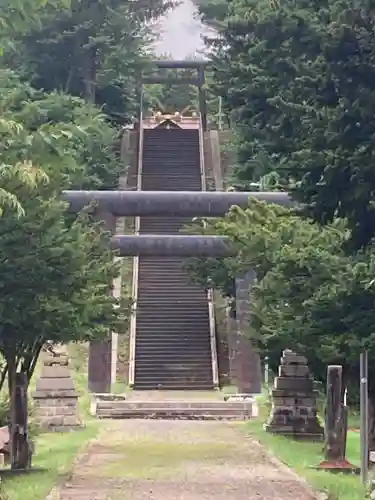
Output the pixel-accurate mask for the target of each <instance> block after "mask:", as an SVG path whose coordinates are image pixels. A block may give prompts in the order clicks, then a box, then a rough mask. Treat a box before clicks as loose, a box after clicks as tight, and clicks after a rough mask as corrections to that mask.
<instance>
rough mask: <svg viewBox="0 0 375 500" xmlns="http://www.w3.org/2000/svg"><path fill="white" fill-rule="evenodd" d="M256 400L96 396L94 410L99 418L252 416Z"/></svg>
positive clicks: (229, 417) (226, 418)
mask: <svg viewBox="0 0 375 500" xmlns="http://www.w3.org/2000/svg"><path fill="white" fill-rule="evenodd" d="M253 407H254V401H253V400H252V399H247V400H244V401H233V402H224V401H209V400H207V401H194V400H192V401H187V400H175V401H172V400H171V401H131V399H130V400H126V401H108V400H107V401H102V400H100V399H99V398H95V399H94V401H93V404H92V406H91V412H92V414H93V415H95V416H97V417H98V418H117V419H126V418H144V419H150V418H154V419H172V420H173V419H175V420H181V419H191V420H221V419H222V420H250V419H251V418H252V417H253V416H254V412H253Z"/></svg>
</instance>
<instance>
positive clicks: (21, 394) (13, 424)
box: [7, 357, 31, 469]
mask: <svg viewBox="0 0 375 500" xmlns="http://www.w3.org/2000/svg"><path fill="white" fill-rule="evenodd" d="M7 361H8V373H9V377H8V381H9V400H10V431H9V438H10V460H11V467H12V469H27V468H28V467H30V465H31V460H30V457H31V449H30V443H29V440H28V433H27V430H28V429H27V424H28V422H27V416H28V415H27V414H28V407H27V379H26V376H25V374H24V373H17V365H16V359H15V357H12V358H10V359H8V360H7Z"/></svg>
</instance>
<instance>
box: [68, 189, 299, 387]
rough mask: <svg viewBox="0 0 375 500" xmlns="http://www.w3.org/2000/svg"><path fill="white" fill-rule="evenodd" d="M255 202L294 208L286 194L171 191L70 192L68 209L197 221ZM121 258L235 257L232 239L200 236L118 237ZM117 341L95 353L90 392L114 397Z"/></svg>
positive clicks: (92, 350)
mask: <svg viewBox="0 0 375 500" xmlns="http://www.w3.org/2000/svg"><path fill="white" fill-rule="evenodd" d="M249 198H255V199H258V200H263V201H266V202H267V203H275V204H278V205H286V206H289V205H291V203H292V202H291V199H290V197H289V195H288V193H285V192H220V191H216V192H215V191H214V192H211V191H201V192H196V191H193V192H189V191H185V192H181V191H180V192H171V191H126V190H125V191H64V192H63V199H64V200H65V201H67V202H68V203H69V207H68V210H69V211H70V212H72V213H77V212H79V211H80V210H82V209H83V208H84V207H87V206H89V205H91V206H92V211H93V212H96V214H97V215H98V216H100V217H103V219H104V220H108V219H107V216H111V217H112V218H113V217H124V216H133V217H137V216H150V215H151V216H163V215H164V216H165V215H168V216H171V215H173V216H181V215H182V216H188V217H189V216H191V217H222V216H224V215H225V214H226V213H227V212H228V210H229V209H230V208H231V207H232V206H234V205H237V206H240V207H242V208H246V207H247V206H248V203H249ZM111 246H112V248H113V249H117V250H119V255H120V256H128V255H132V256H135V255H157V256H183V257H219V256H228V255H231V254H232V253H233V250H232V249H231V248H230V244H229V241H228V239H227V238H224V237H220V236H194V235H116V236H114V237H113V238H112V240H111ZM111 356H112V345H111V337H110V335H109V336H108V340H107V341H103V342H93V343H92V344H91V345H90V353H89V389H90V390H93V391H94V392H103V393H105V392H110V387H111Z"/></svg>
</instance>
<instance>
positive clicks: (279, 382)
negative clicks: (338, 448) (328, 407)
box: [265, 349, 324, 441]
mask: <svg viewBox="0 0 375 500" xmlns="http://www.w3.org/2000/svg"><path fill="white" fill-rule="evenodd" d="M316 398H317V394H316V391H314V389H313V379H312V377H311V375H310V372H309V368H308V365H307V360H306V358H305V357H304V356H299V355H298V354H296V353H294V352H293V351H291V350H289V349H287V350H285V351H284V352H283V355H282V358H281V365H280V366H279V376H278V377H276V378H275V385H274V389H273V390H272V411H271V416H270V418H269V421H268V422H267V424H266V425H265V430H266V431H267V432H272V433H274V434H282V435H284V436H290V437H294V438H297V439H311V440H319V441H320V440H322V439H323V437H324V429H323V427H322V426H321V425H320V423H319V420H318V417H317V408H316Z"/></svg>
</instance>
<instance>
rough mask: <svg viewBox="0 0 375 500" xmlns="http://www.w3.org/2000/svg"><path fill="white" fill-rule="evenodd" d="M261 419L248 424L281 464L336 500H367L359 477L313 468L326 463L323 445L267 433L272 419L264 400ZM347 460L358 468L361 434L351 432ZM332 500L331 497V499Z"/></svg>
mask: <svg viewBox="0 0 375 500" xmlns="http://www.w3.org/2000/svg"><path fill="white" fill-rule="evenodd" d="M259 404H260V411H259V418H258V419H256V420H253V421H251V422H249V423H248V424H247V429H248V431H249V433H250V434H251V435H252V436H253V437H254V438H256V439H257V440H258V441H259V442H261V443H262V444H263V445H264V446H265V447H266V448H267V449H268V450H270V452H271V453H272V454H273V455H275V456H276V457H277V458H278V459H279V460H280V461H282V462H283V463H285V464H286V465H288V466H289V467H290V468H291V469H294V470H295V471H296V472H297V474H299V475H300V476H301V477H304V478H305V479H306V480H307V481H308V482H309V483H310V484H311V485H312V486H313V487H314V488H315V489H317V490H319V491H325V492H326V493H329V494H331V495H332V500H364V499H365V493H366V492H365V490H364V488H363V487H362V486H361V484H360V480H359V476H353V475H349V476H348V475H344V474H336V473H335V474H333V473H329V472H323V471H317V470H315V469H314V468H313V467H314V466H316V465H318V464H319V463H320V462H321V461H322V460H323V458H324V457H323V452H322V446H323V445H322V443H309V442H301V441H294V440H292V439H289V438H286V437H283V436H276V435H272V434H269V433H267V432H265V431H264V430H263V423H264V421H265V420H266V418H267V416H268V410H267V407H266V405H264V401H262V400H261V401H260V403H259ZM347 459H348V460H349V461H350V462H351V463H353V464H354V465H359V462H360V442H359V433H358V432H352V431H350V432H349V433H348V442H347ZM330 499H331V497H330Z"/></svg>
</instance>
